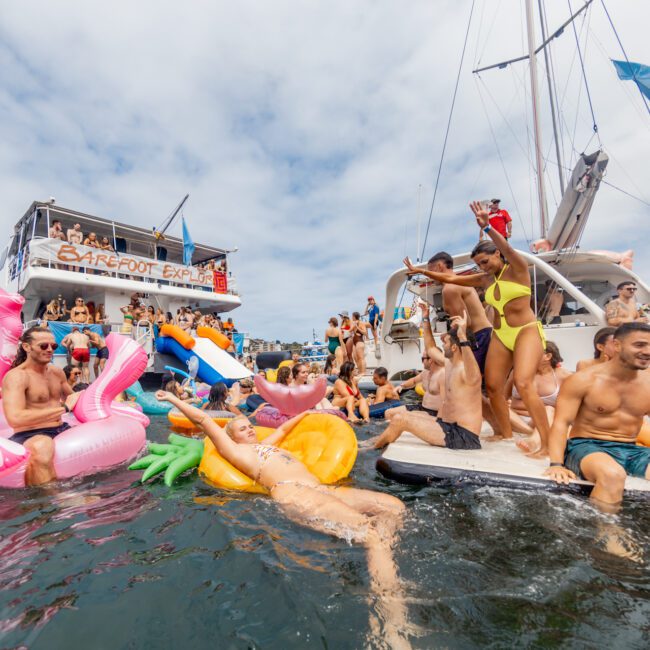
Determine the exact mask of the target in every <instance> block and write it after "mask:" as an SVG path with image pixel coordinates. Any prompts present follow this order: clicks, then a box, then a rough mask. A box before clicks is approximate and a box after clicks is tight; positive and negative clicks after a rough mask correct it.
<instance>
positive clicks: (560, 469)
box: [545, 322, 650, 512]
mask: <svg viewBox="0 0 650 650" xmlns="http://www.w3.org/2000/svg"><path fill="white" fill-rule="evenodd" d="M614 346H615V348H616V352H617V354H616V356H615V357H614V358H613V359H611V360H610V361H607V362H606V363H602V364H598V365H595V366H592V367H591V368H587V369H586V370H581V371H580V372H577V373H575V374H574V375H572V376H571V377H569V378H568V379H567V380H566V381H565V382H564V385H563V386H562V390H561V391H560V397H559V399H558V402H557V407H556V409H555V418H554V420H553V427H552V429H551V436H550V439H549V453H550V466H549V468H548V469H547V470H546V472H545V473H546V474H547V475H548V476H550V477H551V478H552V479H553V480H554V481H557V482H558V483H569V481H570V480H571V479H575V478H576V477H577V476H579V477H580V478H584V479H586V480H588V481H591V482H592V483H594V489H593V490H592V492H591V498H592V499H594V501H595V502H596V503H597V504H598V505H600V507H601V508H602V509H604V510H606V511H609V512H611V511H614V510H616V508H617V507H618V505H619V504H620V502H621V501H622V500H623V491H624V488H625V478H626V476H627V475H628V474H629V475H631V476H638V477H641V478H645V479H647V480H650V448H648V447H642V446H640V445H637V444H636V438H637V436H638V435H639V431H640V430H641V427H642V426H643V422H644V418H645V417H646V416H647V415H650V374H648V372H644V371H645V370H646V369H647V368H648V367H650V325H648V324H647V323H639V322H635V323H624V324H623V325H621V326H620V327H618V328H617V329H616V332H615V333H614ZM569 429H570V430H569ZM567 434H568V435H569V437H568V440H567Z"/></svg>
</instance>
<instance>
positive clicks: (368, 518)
mask: <svg viewBox="0 0 650 650" xmlns="http://www.w3.org/2000/svg"><path fill="white" fill-rule="evenodd" d="M156 397H157V398H158V399H159V400H164V401H167V402H170V403H171V404H172V405H173V406H175V407H176V408H177V409H179V410H180V411H181V412H182V413H183V414H184V415H186V416H187V417H188V418H189V419H190V420H191V421H192V422H193V423H194V424H196V425H197V426H199V427H201V429H203V431H204V432H205V434H206V436H207V437H208V438H209V439H210V441H211V442H212V443H213V444H214V446H215V447H216V449H217V451H218V452H219V453H220V454H221V456H223V457H224V458H225V459H226V460H227V461H228V462H229V463H231V464H232V465H234V466H235V467H236V468H237V469H238V470H239V471H241V472H243V473H244V474H245V475H246V476H248V477H250V478H252V479H253V480H255V482H256V483H258V484H259V485H261V486H262V487H265V488H266V489H267V490H268V491H269V494H270V497H271V498H272V499H273V501H275V502H276V503H277V504H278V505H279V507H280V508H281V509H282V510H283V511H284V513H285V514H286V515H287V517H289V518H290V519H292V520H293V521H295V522H296V523H298V524H300V525H302V526H305V527H307V528H311V529H312V530H315V531H318V532H322V533H325V534H327V535H334V536H337V537H342V538H346V539H348V540H352V541H354V542H357V543H359V544H362V545H364V546H365V548H366V549H367V553H368V569H369V574H370V586H371V590H372V592H373V595H374V598H376V599H377V600H378V601H379V603H378V607H379V606H381V608H382V609H384V620H383V623H384V629H385V634H386V637H385V639H386V642H387V644H388V647H391V648H405V647H410V646H408V644H405V643H404V640H403V637H402V634H403V629H404V626H405V625H406V610H405V606H404V601H403V599H402V597H401V587H400V582H399V578H398V576H397V569H396V567H395V564H394V561H393V557H392V551H391V546H392V543H393V541H394V536H395V533H396V532H397V530H398V528H399V527H400V526H401V520H402V514H403V512H404V505H403V504H402V502H401V501H399V499H397V498H395V497H393V496H390V495H388V494H382V493H380V492H375V491H371V490H364V489H358V488H351V487H347V486H336V485H324V484H322V483H321V482H320V480H319V479H318V478H317V477H316V476H314V474H312V473H311V472H310V471H309V470H308V469H307V467H305V465H303V464H302V463H301V462H300V461H299V460H298V459H297V458H296V457H295V456H293V455H292V454H290V453H289V452H288V451H285V450H284V449H280V448H279V447H278V446H277V445H279V444H280V443H281V441H282V440H283V439H284V438H285V437H286V436H287V435H288V434H289V433H290V432H291V431H292V429H293V428H294V427H295V426H296V425H298V423H299V422H300V421H301V420H302V419H303V418H304V417H305V416H306V415H307V414H306V413H302V414H301V415H297V416H295V417H293V418H291V419H290V420H288V421H287V422H285V423H284V424H283V425H281V426H280V427H278V429H276V431H275V432H274V433H272V434H271V435H270V436H268V437H267V438H265V439H264V442H263V443H262V444H259V443H258V441H257V435H256V433H255V429H254V427H253V425H252V424H251V422H250V420H248V418H246V417H243V416H239V417H235V418H233V419H232V420H230V421H229V422H228V424H227V425H226V428H225V429H222V428H221V427H220V426H219V425H217V424H216V423H215V422H214V421H213V420H212V418H210V417H209V416H208V415H207V414H206V413H205V411H201V410H199V409H197V408H194V407H192V406H189V405H188V404H187V403H185V402H183V401H181V400H180V399H178V398H177V397H176V396H174V395H172V394H170V393H166V392H163V391H158V392H157V393H156Z"/></svg>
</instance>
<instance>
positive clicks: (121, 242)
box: [115, 237, 126, 253]
mask: <svg viewBox="0 0 650 650" xmlns="http://www.w3.org/2000/svg"><path fill="white" fill-rule="evenodd" d="M115 250H116V252H117V253H126V239H124V237H116V238H115Z"/></svg>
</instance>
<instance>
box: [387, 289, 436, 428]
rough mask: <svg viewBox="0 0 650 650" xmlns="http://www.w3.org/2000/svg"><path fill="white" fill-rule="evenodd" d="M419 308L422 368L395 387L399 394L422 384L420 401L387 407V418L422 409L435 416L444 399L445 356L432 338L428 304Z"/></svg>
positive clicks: (422, 304)
mask: <svg viewBox="0 0 650 650" xmlns="http://www.w3.org/2000/svg"><path fill="white" fill-rule="evenodd" d="M420 309H421V310H422V313H423V314H424V316H423V318H422V333H423V335H424V353H423V354H422V365H423V366H424V370H423V371H422V372H421V373H419V374H418V375H416V376H415V377H412V378H411V379H407V380H406V381H405V382H403V383H402V384H401V385H400V386H398V387H397V388H396V391H397V394H398V395H401V394H402V392H403V391H405V390H408V389H409V388H413V387H414V386H417V385H418V384H422V388H424V396H423V397H422V403H421V404H415V405H411V404H409V405H408V406H398V407H397V408H396V409H389V410H388V412H387V413H386V419H387V420H389V419H390V418H391V417H392V415H393V414H394V413H395V412H404V411H423V412H424V413H427V414H428V415H432V416H433V417H437V416H438V411H439V410H440V407H441V406H442V403H443V401H444V399H445V357H444V354H443V353H442V352H441V351H440V350H439V349H438V346H437V345H436V342H435V339H434V338H433V332H432V331H431V323H430V322H429V305H427V304H426V303H424V302H421V303H420ZM425 317H426V320H425ZM398 399H399V397H398Z"/></svg>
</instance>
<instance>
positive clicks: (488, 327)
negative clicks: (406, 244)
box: [404, 251, 492, 375]
mask: <svg viewBox="0 0 650 650" xmlns="http://www.w3.org/2000/svg"><path fill="white" fill-rule="evenodd" d="M404 264H405V266H406V268H407V269H408V270H409V273H408V274H409V275H417V274H418V273H421V274H422V275H426V276H428V277H430V276H429V273H428V272H429V271H433V272H436V273H443V274H445V275H451V276H454V275H456V274H455V273H454V270H453V269H454V260H453V258H452V256H451V255H450V254H449V253H445V251H440V252H439V253H436V254H435V255H434V256H433V257H432V258H431V259H430V260H429V261H428V263H427V267H426V269H423V268H417V267H415V266H413V265H412V264H411V260H410V259H409V258H408V257H407V258H406V259H405V260H404ZM442 307H443V309H444V310H445V311H446V312H447V313H448V314H449V315H450V316H452V317H453V316H462V315H463V314H464V313H465V312H467V315H468V324H467V328H468V331H469V332H472V333H473V334H474V341H475V343H474V347H473V348H472V349H473V352H474V356H475V357H476V362H477V363H478V365H479V369H480V370H481V375H482V374H484V372H485V359H486V357H487V350H488V347H489V345H490V338H491V336H492V323H490V321H489V320H488V318H487V316H486V314H485V309H484V308H483V305H482V304H481V299H480V298H479V296H478V293H477V291H476V289H474V288H473V287H461V286H458V285H455V284H448V283H444V284H443V285H442ZM426 318H427V321H428V314H427V316H426Z"/></svg>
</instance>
